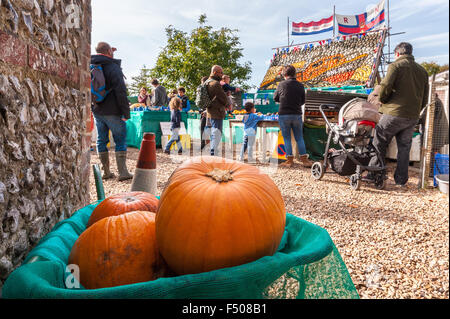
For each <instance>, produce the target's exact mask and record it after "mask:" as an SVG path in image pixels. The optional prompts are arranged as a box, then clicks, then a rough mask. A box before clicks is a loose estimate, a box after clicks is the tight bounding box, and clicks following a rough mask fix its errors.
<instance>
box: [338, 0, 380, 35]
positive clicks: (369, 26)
mask: <svg viewBox="0 0 450 319" xmlns="http://www.w3.org/2000/svg"><path fill="white" fill-rule="evenodd" d="M384 3H385V0H382V1H381V2H380V3H379V4H378V5H377V6H376V7H375V8H373V9H371V10H369V11H368V12H364V13H362V14H358V15H340V14H336V21H337V25H338V32H339V33H340V34H354V33H363V32H367V31H372V30H376V29H379V28H381V27H383V26H384V25H385V14H384Z"/></svg>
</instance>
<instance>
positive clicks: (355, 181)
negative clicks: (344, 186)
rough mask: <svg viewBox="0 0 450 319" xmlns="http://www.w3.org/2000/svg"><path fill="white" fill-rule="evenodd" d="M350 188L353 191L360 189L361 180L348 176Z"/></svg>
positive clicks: (354, 176) (356, 176)
mask: <svg viewBox="0 0 450 319" xmlns="http://www.w3.org/2000/svg"><path fill="white" fill-rule="evenodd" d="M350 187H351V188H352V189H353V190H355V191H357V190H359V189H360V188H361V179H360V178H359V177H358V175H356V174H354V175H352V176H350Z"/></svg>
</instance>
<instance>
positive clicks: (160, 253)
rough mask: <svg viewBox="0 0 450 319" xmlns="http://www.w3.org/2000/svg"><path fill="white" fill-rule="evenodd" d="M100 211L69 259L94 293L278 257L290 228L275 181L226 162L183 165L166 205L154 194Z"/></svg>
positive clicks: (120, 200)
mask: <svg viewBox="0 0 450 319" xmlns="http://www.w3.org/2000/svg"><path fill="white" fill-rule="evenodd" d="M146 205H147V206H146ZM155 207H156V209H155ZM96 210H98V211H96ZM96 210H94V212H93V213H92V216H91V219H90V220H89V223H88V228H87V230H86V231H85V232H83V233H82V234H81V236H80V237H79V238H78V240H77V241H76V243H75V245H74V247H73V248H72V252H71V254H70V257H69V263H70V264H77V265H79V267H80V282H81V284H82V285H83V286H84V287H85V288H87V289H97V288H105V287H114V286H119V285H126V284H133V283H138V282H145V281H151V280H156V279H158V278H161V277H167V276H174V275H175V276H176V275H186V274H197V273H202V272H208V271H213V270H217V269H222V268H227V267H234V266H239V265H243V264H246V263H250V262H252V261H256V260H258V259H260V258H262V257H265V256H272V255H273V254H274V253H275V252H276V251H277V249H278V247H279V245H280V242H281V239H282V236H283V233H284V229H285V223H286V213H285V206H284V201H283V198H282V196H281V193H280V191H279V189H278V188H277V186H276V185H275V183H274V182H273V181H272V180H271V179H270V177H269V176H267V175H265V174H262V173H260V171H259V169H258V168H256V167H254V166H250V165H247V164H244V163H241V162H236V161H232V160H227V159H223V158H218V157H197V158H193V159H191V160H189V161H187V162H185V163H183V164H182V165H181V166H180V167H178V168H177V169H176V170H175V171H174V172H173V174H172V176H171V177H170V179H169V181H168V183H167V186H166V188H165V189H164V191H163V193H162V195H161V198H160V200H159V201H158V199H157V198H156V197H154V196H153V195H151V194H147V193H140V194H139V195H137V194H135V193H127V194H118V195H114V196H111V197H110V198H107V199H105V200H104V201H103V202H102V203H101V204H99V205H98V206H97V208H96ZM152 210H153V212H151V211H152Z"/></svg>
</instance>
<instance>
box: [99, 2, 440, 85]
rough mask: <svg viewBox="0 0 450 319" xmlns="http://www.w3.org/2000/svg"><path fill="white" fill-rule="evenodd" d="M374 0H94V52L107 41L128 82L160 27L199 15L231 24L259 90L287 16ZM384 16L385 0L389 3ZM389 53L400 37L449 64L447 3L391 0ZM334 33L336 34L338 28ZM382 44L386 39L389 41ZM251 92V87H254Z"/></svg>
mask: <svg viewBox="0 0 450 319" xmlns="http://www.w3.org/2000/svg"><path fill="white" fill-rule="evenodd" d="M377 4H378V0H339V1H337V0H334V1H332V0H314V1H313V0H295V1H294V0H244V1H243V0H227V1H210V0H187V1H175V0H163V1H154V0H152V1H148V0H147V1H145V0H127V1H126V2H125V1H120V0H93V1H92V37H91V41H92V50H93V52H92V54H95V51H94V48H95V45H96V44H97V43H98V42H100V41H106V42H108V43H110V44H111V45H112V46H113V47H116V48H117V49H118V51H117V52H116V53H115V58H118V59H122V68H123V71H124V74H125V76H126V77H127V81H128V82H130V81H131V78H132V77H133V76H136V75H138V74H139V71H140V69H141V68H142V66H143V65H146V66H147V67H150V68H151V67H154V65H155V63H156V59H157V56H158V54H159V52H160V51H161V50H162V48H163V47H164V46H165V45H166V43H167V37H166V34H165V28H166V27H167V26H169V25H173V26H174V28H176V29H179V30H182V31H184V32H187V33H190V32H191V30H193V29H195V28H196V27H197V26H198V18H199V16H200V15H201V14H206V15H207V25H211V26H212V27H213V28H214V29H220V28H221V27H228V28H231V29H237V30H238V32H237V33H236V34H237V35H238V36H239V38H240V42H241V47H242V48H243V51H242V53H243V57H242V59H241V60H240V62H241V63H244V62H245V61H250V62H251V63H252V76H251V79H250V80H249V81H248V84H249V85H251V86H253V87H255V88H256V87H258V86H259V84H260V83H261V81H262V80H263V78H264V75H265V74H266V72H267V69H268V67H269V65H270V60H271V59H272V56H273V54H274V52H275V51H274V50H272V48H275V47H279V46H285V45H287V44H288V17H289V20H290V21H291V22H310V21H319V20H321V19H323V18H327V17H330V16H331V15H332V14H333V6H336V13H337V14H342V15H356V14H361V13H363V12H366V11H368V10H369V9H371V8H373V7H374V6H376V5H377ZM385 9H386V19H387V11H388V10H387V9H388V0H386V5H385ZM389 21H390V26H391V28H392V30H391V33H392V34H395V33H401V32H405V33H404V34H399V35H394V36H392V37H391V52H392V51H393V50H394V48H395V45H396V44H398V43H399V42H403V41H405V42H409V43H411V44H412V45H413V48H414V53H413V55H414V56H415V58H416V61H417V62H419V63H421V62H424V61H427V62H430V61H433V62H436V63H438V64H440V65H442V64H448V63H449V0H418V1H411V0H390V1H389ZM336 33H337V31H336ZM332 36H333V33H332V32H325V33H321V34H317V35H314V36H291V35H290V41H291V43H292V41H293V43H294V44H298V43H303V42H308V41H316V40H322V39H329V38H331V37H332ZM386 43H387V41H386ZM252 91H254V90H252Z"/></svg>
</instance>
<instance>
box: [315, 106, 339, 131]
mask: <svg viewBox="0 0 450 319" xmlns="http://www.w3.org/2000/svg"><path fill="white" fill-rule="evenodd" d="M324 107H326V108H327V109H329V110H336V109H338V106H337V105H336V104H320V105H319V111H320V113H321V114H322V117H323V119H324V120H325V122H326V123H327V126H328V127H329V128H330V129H333V127H332V126H331V124H330V122H329V121H328V118H327V116H326V115H325V113H324V111H323V109H324ZM333 131H334V129H333Z"/></svg>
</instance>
